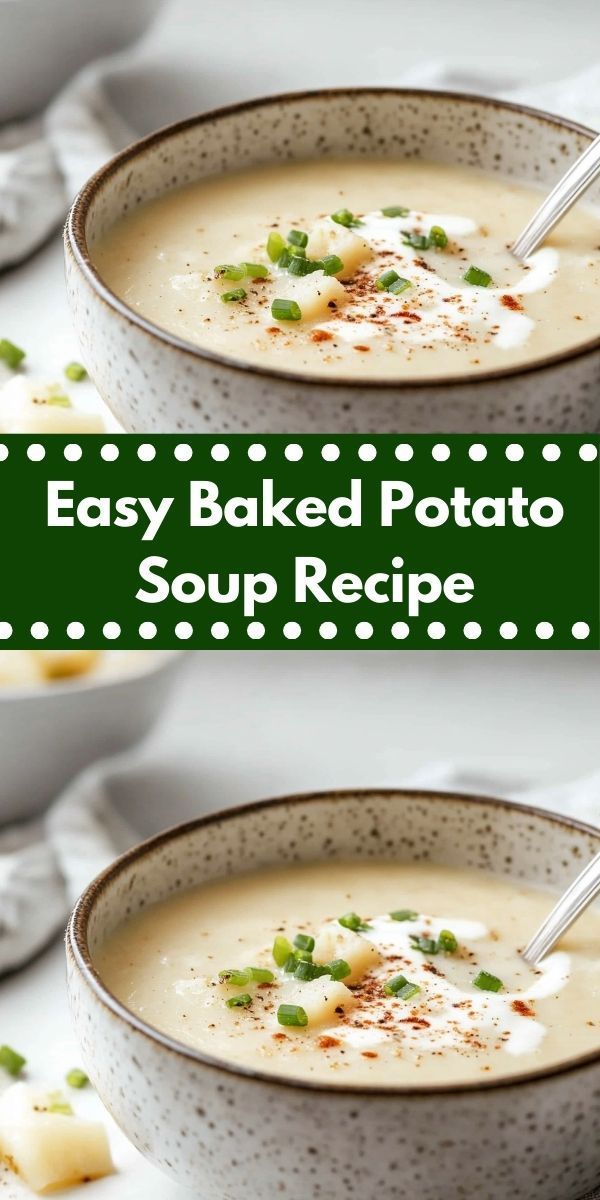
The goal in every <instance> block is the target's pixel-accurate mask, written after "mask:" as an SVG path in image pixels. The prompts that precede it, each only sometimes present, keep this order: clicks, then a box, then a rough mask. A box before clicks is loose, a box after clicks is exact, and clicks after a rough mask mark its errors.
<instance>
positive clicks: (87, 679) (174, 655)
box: [0, 646, 189, 717]
mask: <svg viewBox="0 0 600 1200" xmlns="http://www.w3.org/2000/svg"><path fill="white" fill-rule="evenodd" d="M71 648H72V647H68V649H71ZM105 649H106V652H107V653H108V652H109V651H108V649H107V648H105ZM114 649H115V648H113V652H114ZM116 649H118V647H116ZM15 653H16V654H18V653H19V651H18V650H16V651H15ZM101 653H102V651H101ZM122 653H123V654H134V653H136V651H134V650H126V649H125V648H123V650H122ZM137 653H141V654H143V656H144V659H145V660H146V659H147V665H146V666H144V667H142V668H141V669H140V670H130V669H128V670H126V671H122V672H118V671H116V672H115V674H114V675H101V674H99V673H98V672H96V671H93V670H92V671H87V672H84V673H83V674H82V675H71V676H68V675H65V676H64V677H63V678H59V679H50V680H48V682H42V683H26V684H23V685H22V686H19V685H18V684H17V685H9V686H8V687H0V717H1V715H2V706H3V705H4V704H15V703H16V702H21V701H38V700H44V701H45V700H52V699H54V698H56V697H58V696H63V697H64V696H75V695H77V696H78V695H81V694H82V693H84V692H97V691H100V690H102V689H103V688H115V687H122V686H123V685H125V684H127V683H132V682H134V681H139V680H140V679H146V678H148V677H150V676H151V675H158V674H160V673H161V671H166V670H167V669H168V668H169V667H170V666H171V664H174V663H175V662H176V661H177V659H178V658H181V657H182V656H183V655H185V654H189V650H185V649H184V648H183V647H181V648H179V647H177V646H174V647H173V648H172V649H171V650H168V649H160V648H159V647H158V646H157V647H150V646H148V647H147V649H141V650H139V651H137Z"/></svg>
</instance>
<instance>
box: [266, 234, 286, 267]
mask: <svg viewBox="0 0 600 1200" xmlns="http://www.w3.org/2000/svg"><path fill="white" fill-rule="evenodd" d="M285 244H286V243H285V238H284V237H282V236H281V234H280V233H270V234H269V236H268V238H267V254H268V255H269V258H270V259H271V262H277V260H278V258H280V257H281V255H282V254H283V251H284V250H285Z"/></svg>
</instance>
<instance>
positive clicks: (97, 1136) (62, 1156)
mask: <svg viewBox="0 0 600 1200" xmlns="http://www.w3.org/2000/svg"><path fill="white" fill-rule="evenodd" d="M49 1104H51V1097H49V1095H48V1093H44V1092H40V1091H38V1090H37V1089H35V1088H32V1087H30V1086H29V1085H28V1084H26V1083H16V1084H14V1085H13V1087H10V1088H8V1090H7V1091H6V1092H5V1093H4V1095H3V1096H2V1098H1V1099H0V1154H1V1156H2V1158H3V1159H4V1161H5V1162H6V1163H7V1165H8V1166H9V1167H10V1168H11V1169H12V1170H13V1171H14V1172H15V1173H16V1174H17V1175H19V1176H20V1178H21V1179H22V1180H23V1182H24V1183H26V1184H27V1185H28V1187H30V1188H31V1189H32V1190H33V1191H34V1192H38V1193H46V1192H52V1191H55V1190H56V1189H58V1188H65V1187H72V1186H74V1185H75V1184H78V1183H84V1182H85V1181H87V1180H90V1179H99V1178H101V1177H102V1176H103V1175H111V1174H112V1173H113V1172H114V1166H113V1162H112V1158H111V1154H110V1148H109V1145H108V1137H107V1134H106V1130H105V1128H104V1126H103V1125H102V1124H100V1122H99V1121H84V1120H83V1119H82V1118H80V1117H76V1116H70V1115H67V1114H65V1113H61V1112H50V1111H48V1105H49Z"/></svg>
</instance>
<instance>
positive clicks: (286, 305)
mask: <svg viewBox="0 0 600 1200" xmlns="http://www.w3.org/2000/svg"><path fill="white" fill-rule="evenodd" d="M271 316H272V317H274V318H275V320H276V321H301V320H302V310H301V308H300V305H299V304H296V301H295V300H274V301H273V303H272V305H271Z"/></svg>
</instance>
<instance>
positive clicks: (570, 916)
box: [523, 854, 600, 967]
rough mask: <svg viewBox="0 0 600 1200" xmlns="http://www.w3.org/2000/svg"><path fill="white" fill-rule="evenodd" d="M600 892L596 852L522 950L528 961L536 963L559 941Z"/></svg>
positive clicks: (532, 965) (598, 857)
mask: <svg viewBox="0 0 600 1200" xmlns="http://www.w3.org/2000/svg"><path fill="white" fill-rule="evenodd" d="M598 894H600V854H597V855H596V857H595V858H593V859H592V861H591V862H589V863H588V864H587V866H586V867H584V869H583V871H581V872H580V874H579V875H578V876H577V878H576V879H575V880H574V881H573V883H572V884H571V886H570V887H569V888H567V891H566V892H565V893H564V895H563V896H561V898H560V900H559V901H558V903H557V904H555V906H554V908H553V909H552V912H551V913H549V915H548V916H547V917H546V920H545V921H544V922H543V923H542V924H541V925H540V928H539V929H538V931H537V933H536V934H535V935H534V937H532V939H531V941H530V943H529V945H528V946H526V948H525V950H524V951H523V958H524V959H525V962H527V963H529V965H530V966H531V967H535V966H536V964H537V963H539V962H541V960H542V958H545V956H546V955H547V954H548V953H549V951H550V950H552V948H553V947H554V946H555V945H556V943H557V942H558V941H559V939H560V938H561V937H562V935H563V933H566V931H567V929H569V928H570V926H571V925H572V924H573V922H574V921H576V920H577V917H579V916H581V913H582V912H583V911H584V909H586V908H587V907H588V904H591V903H592V900H594V898H595V897H596V896H597V895H598Z"/></svg>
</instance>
